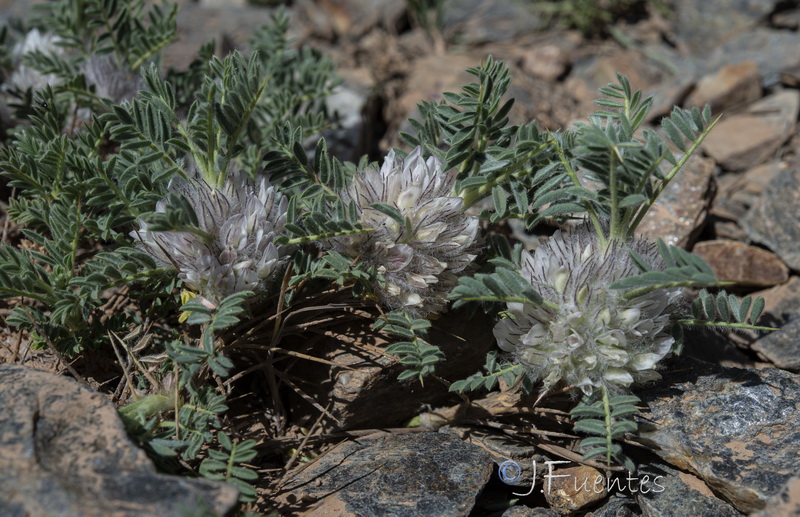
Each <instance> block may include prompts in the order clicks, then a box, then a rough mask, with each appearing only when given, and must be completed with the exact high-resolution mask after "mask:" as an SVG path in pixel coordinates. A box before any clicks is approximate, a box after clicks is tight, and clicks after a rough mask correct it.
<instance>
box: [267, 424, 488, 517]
mask: <svg viewBox="0 0 800 517" xmlns="http://www.w3.org/2000/svg"><path fill="white" fill-rule="evenodd" d="M492 470H493V463H492V459H491V457H490V456H489V454H488V453H487V452H486V451H484V450H483V449H481V448H480V447H478V446H475V445H471V444H468V443H464V442H462V441H461V440H460V439H458V438H457V437H455V436H453V435H450V434H447V433H435V432H432V433H414V434H405V435H391V434H384V435H378V436H376V437H375V438H363V439H359V440H355V441H351V442H345V443H343V444H341V445H339V446H337V447H336V448H334V449H333V450H331V451H330V452H328V453H326V454H325V455H323V456H322V457H320V458H319V459H318V460H317V461H316V462H314V463H312V464H311V465H310V466H309V467H308V468H306V469H305V470H303V471H302V472H300V473H299V474H298V475H297V476H295V478H294V479H292V480H291V481H290V482H289V484H288V485H287V486H286V487H285V488H284V492H283V494H282V495H281V496H280V497H279V500H280V501H285V502H286V503H288V504H293V505H295V504H297V503H298V502H301V501H312V502H313V501H315V503H314V504H313V506H312V507H311V508H310V509H309V510H308V511H307V512H306V513H304V514H303V515H304V516H306V517H312V516H313V517H320V516H334V515H336V516H343V517H346V516H351V517H355V516H359V517H361V516H364V517H366V516H372V515H392V516H393V517H405V516H408V517H416V516H419V515H425V516H429V517H455V516H465V515H469V513H470V511H471V510H472V507H473V506H474V504H475V498H476V497H477V495H478V494H479V493H480V492H481V490H483V487H484V485H485V484H486V483H487V482H488V480H489V477H490V476H491V474H492Z"/></svg>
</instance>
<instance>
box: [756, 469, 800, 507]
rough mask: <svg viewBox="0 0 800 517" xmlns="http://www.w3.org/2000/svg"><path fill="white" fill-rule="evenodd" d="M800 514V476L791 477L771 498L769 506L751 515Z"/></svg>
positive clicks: (768, 502)
mask: <svg viewBox="0 0 800 517" xmlns="http://www.w3.org/2000/svg"><path fill="white" fill-rule="evenodd" d="M798 515H800V477H793V478H792V479H790V480H789V481H788V482H787V483H786V485H785V486H784V487H783V490H781V491H780V492H778V493H777V494H775V495H774V496H772V497H770V498H769V501H767V508H766V509H765V510H761V511H760V512H758V513H753V514H750V517H797V516H798Z"/></svg>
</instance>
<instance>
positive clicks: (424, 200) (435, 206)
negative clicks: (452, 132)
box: [326, 147, 479, 317]
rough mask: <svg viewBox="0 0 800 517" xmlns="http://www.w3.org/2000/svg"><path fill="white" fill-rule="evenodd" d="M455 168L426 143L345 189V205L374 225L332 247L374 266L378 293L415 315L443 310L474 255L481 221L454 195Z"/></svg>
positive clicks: (366, 172)
mask: <svg viewBox="0 0 800 517" xmlns="http://www.w3.org/2000/svg"><path fill="white" fill-rule="evenodd" d="M456 174H457V172H456V171H455V170H451V171H448V172H443V171H442V165H441V162H440V161H439V159H438V158H436V157H434V156H431V157H430V158H428V159H427V160H425V159H424V158H423V156H422V148H421V147H417V148H416V149H414V150H413V151H412V152H411V153H410V154H409V155H408V156H407V157H406V158H405V159H402V158H399V157H398V156H397V154H396V153H395V151H394V150H391V151H389V154H388V155H387V156H386V159H385V161H384V162H383V166H382V167H381V168H380V170H375V169H371V168H370V169H366V170H364V171H363V172H360V173H358V174H356V177H355V178H354V179H353V182H352V183H351V184H350V185H349V186H348V187H347V189H346V190H344V191H342V192H341V193H340V194H341V197H342V200H343V201H344V202H345V203H350V202H351V201H352V202H354V203H355V206H356V209H357V213H358V216H359V221H360V223H361V224H362V226H363V227H364V228H367V229H369V230H371V231H369V232H365V233H359V234H354V235H347V236H342V237H335V238H332V239H329V240H328V241H327V244H326V245H327V246H329V247H330V248H333V249H334V250H336V251H338V252H339V253H341V254H342V255H345V256H347V257H350V258H353V259H358V260H361V261H362V262H364V263H366V264H367V265H370V266H376V267H377V270H378V272H379V273H380V274H381V275H383V278H384V280H385V285H383V286H376V292H377V293H378V295H379V297H380V298H381V301H382V302H384V303H385V304H386V305H388V306H389V307H391V308H405V309H406V310H407V311H408V312H409V313H411V314H413V315H415V316H417V317H422V316H426V315H428V314H432V313H438V312H441V311H442V310H443V309H444V308H445V305H446V304H447V299H446V297H447V294H448V293H449V292H450V290H451V289H452V288H453V287H454V286H455V285H456V283H457V282H458V277H457V275H458V274H459V273H462V272H463V271H464V270H465V269H466V268H467V266H469V265H470V264H471V263H472V261H473V260H474V258H475V254H476V250H477V242H476V237H477V233H478V223H479V221H478V219H477V218H476V217H473V216H470V215H467V214H465V213H464V211H463V207H464V200H463V199H462V198H460V197H458V196H454V195H453V194H452V190H453V185H454V184H455V180H456ZM376 204H377V206H376Z"/></svg>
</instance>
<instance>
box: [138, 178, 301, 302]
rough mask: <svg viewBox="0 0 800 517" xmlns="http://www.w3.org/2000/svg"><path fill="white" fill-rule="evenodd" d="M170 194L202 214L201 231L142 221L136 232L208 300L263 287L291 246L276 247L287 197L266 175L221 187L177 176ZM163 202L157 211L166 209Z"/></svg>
mask: <svg viewBox="0 0 800 517" xmlns="http://www.w3.org/2000/svg"><path fill="white" fill-rule="evenodd" d="M169 192H170V193H173V194H179V195H182V196H183V197H184V198H186V200H187V201H188V202H189V204H190V205H191V206H192V208H193V209H194V211H195V214H196V215H197V222H198V228H197V229H196V231H153V230H151V229H149V228H148V224H147V223H146V222H145V221H143V220H139V226H140V229H139V230H137V231H134V232H132V233H131V236H132V237H133V238H134V239H136V240H137V241H139V243H140V244H141V246H142V248H143V249H144V250H145V251H147V253H149V254H150V255H152V256H153V257H154V258H156V260H158V261H159V262H160V263H162V264H164V265H167V266H171V267H174V268H175V269H177V270H178V277H179V278H180V279H181V280H183V282H184V283H185V284H186V287H188V288H189V289H192V290H193V291H195V292H197V293H198V294H200V295H202V296H203V297H205V298H208V299H209V300H212V301H214V300H220V299H222V298H224V297H226V296H228V295H231V294H233V293H237V292H241V291H259V290H260V289H262V288H263V285H264V282H265V280H267V279H269V278H270V277H271V276H272V275H273V273H275V272H276V271H277V270H278V269H279V268H280V267H281V266H282V265H283V264H284V263H285V262H286V260H287V258H288V256H289V253H290V252H291V250H292V248H291V247H290V246H282V245H276V244H275V243H274V240H275V238H276V237H277V236H279V235H281V234H282V233H283V231H284V225H285V223H286V209H287V205H288V201H287V199H286V197H285V196H283V194H281V193H280V192H277V191H276V190H275V187H273V186H271V185H270V184H269V182H268V181H267V179H266V177H264V176H261V177H258V178H257V179H256V180H255V181H253V180H251V179H249V178H247V177H246V176H245V175H244V174H242V173H236V174H232V175H230V176H229V177H228V178H227V180H226V181H225V184H224V185H223V186H222V187H221V188H216V187H213V186H211V185H209V184H208V183H207V182H206V181H205V180H204V179H203V178H201V177H200V176H199V175H198V176H195V177H194V178H191V179H189V180H184V179H175V180H173V181H172V182H171V184H170V186H169ZM165 211H166V204H165V201H163V200H162V201H160V202H159V203H158V204H157V206H156V212H162V213H163V212H165Z"/></svg>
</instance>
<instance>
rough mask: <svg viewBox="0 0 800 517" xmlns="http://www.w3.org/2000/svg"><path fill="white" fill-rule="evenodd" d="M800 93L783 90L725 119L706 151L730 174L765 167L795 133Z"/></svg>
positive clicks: (705, 147) (707, 143)
mask: <svg viewBox="0 0 800 517" xmlns="http://www.w3.org/2000/svg"><path fill="white" fill-rule="evenodd" d="M798 108H800V92H797V91H795V90H784V91H781V92H778V93H775V94H773V95H770V96H768V97H765V98H763V99H761V100H760V101H758V102H755V103H753V104H751V105H750V106H748V108H747V109H746V110H744V111H743V112H742V113H738V114H735V115H730V116H725V117H723V119H722V120H721V121H720V122H719V123H718V124H717V126H716V127H715V128H714V129H713V130H712V131H711V133H710V134H709V135H708V136H707V137H706V139H705V141H704V142H703V149H704V150H705V152H707V153H708V154H709V156H711V157H712V158H714V159H715V160H716V161H717V163H719V164H720V166H722V167H723V168H724V169H727V170H742V169H746V168H748V167H753V166H754V165H758V164H760V163H763V162H764V161H766V160H767V159H768V158H770V157H771V156H772V155H773V154H774V153H775V151H776V150H778V148H780V146H781V145H783V143H784V142H785V141H786V140H787V139H788V138H789V137H790V136H791V134H792V133H793V132H794V128H795V121H796V120H797V113H798Z"/></svg>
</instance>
